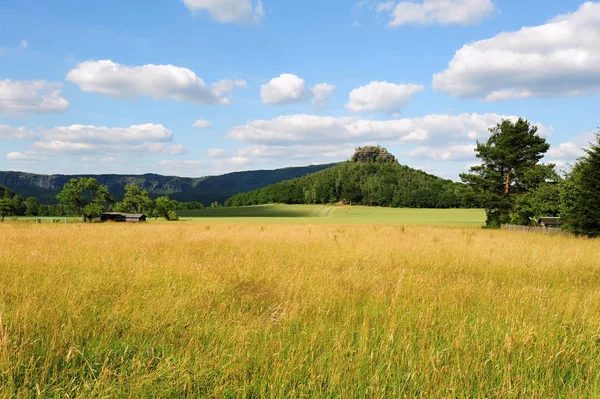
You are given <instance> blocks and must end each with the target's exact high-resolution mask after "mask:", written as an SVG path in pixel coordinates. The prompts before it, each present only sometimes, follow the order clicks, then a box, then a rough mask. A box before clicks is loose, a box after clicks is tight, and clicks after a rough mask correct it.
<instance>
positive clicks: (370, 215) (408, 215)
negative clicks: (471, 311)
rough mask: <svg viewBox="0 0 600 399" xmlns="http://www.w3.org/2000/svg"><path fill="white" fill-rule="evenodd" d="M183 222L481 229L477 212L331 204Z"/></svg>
mask: <svg viewBox="0 0 600 399" xmlns="http://www.w3.org/2000/svg"><path fill="white" fill-rule="evenodd" d="M178 215H179V216H180V217H181V218H182V219H183V220H190V221H194V222H207V221H223V222H255V223H340V224H344V223H349V224H407V225H408V224H410V225H413V224H421V225H440V226H474V227H477V226H481V225H483V223H484V222H485V212H484V211H483V210H481V209H412V208H377V207H366V206H332V205H257V206H242V207H234V208H208V209H202V210H194V211H179V212H178Z"/></svg>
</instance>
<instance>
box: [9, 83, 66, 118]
mask: <svg viewBox="0 0 600 399" xmlns="http://www.w3.org/2000/svg"><path fill="white" fill-rule="evenodd" d="M61 90H62V85H61V84H60V83H53V82H46V81H44V80H38V81H30V82H19V81H12V80H10V79H5V80H0V114H2V115H5V116H20V115H23V114H26V113H49V112H66V111H67V110H68V109H69V102H68V101H67V100H65V99H64V98H62V97H61Z"/></svg>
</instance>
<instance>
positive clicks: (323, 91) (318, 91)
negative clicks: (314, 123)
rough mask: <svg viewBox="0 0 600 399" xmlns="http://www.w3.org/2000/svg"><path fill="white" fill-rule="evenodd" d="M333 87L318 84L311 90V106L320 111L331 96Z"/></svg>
mask: <svg viewBox="0 0 600 399" xmlns="http://www.w3.org/2000/svg"><path fill="white" fill-rule="evenodd" d="M334 91H335V86H334V85H330V84H329V83H319V84H317V85H315V87H313V89H312V93H313V96H314V98H313V101H312V104H313V106H314V107H315V108H317V109H320V108H323V107H324V106H326V105H327V102H328V101H329V99H330V98H331V96H333V92H334Z"/></svg>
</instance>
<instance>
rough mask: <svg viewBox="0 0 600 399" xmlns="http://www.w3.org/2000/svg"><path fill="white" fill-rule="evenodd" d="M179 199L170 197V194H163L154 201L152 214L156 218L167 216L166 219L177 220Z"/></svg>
mask: <svg viewBox="0 0 600 399" xmlns="http://www.w3.org/2000/svg"><path fill="white" fill-rule="evenodd" d="M176 210H177V201H175V200H172V199H170V198H169V197H168V196H166V195H165V196H162V197H159V198H157V199H156V200H155V201H154V209H153V211H152V213H151V214H150V215H151V216H153V217H155V218H159V217H162V218H165V219H166V220H177V219H178V217H177V214H176V213H175V211H176Z"/></svg>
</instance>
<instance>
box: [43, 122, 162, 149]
mask: <svg viewBox="0 0 600 399" xmlns="http://www.w3.org/2000/svg"><path fill="white" fill-rule="evenodd" d="M42 134H43V135H44V137H45V138H46V139H48V140H50V141H58V142H74V143H127V144H135V143H138V144H139V143H143V142H166V141H171V140H172V139H173V132H172V131H171V130H169V129H167V128H166V127H164V126H163V125H156V124H153V123H146V124H144V125H132V126H129V127H126V128H118V127H111V128H109V127H103V126H86V125H71V126H60V127H55V128H53V129H48V130H44V131H42Z"/></svg>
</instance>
